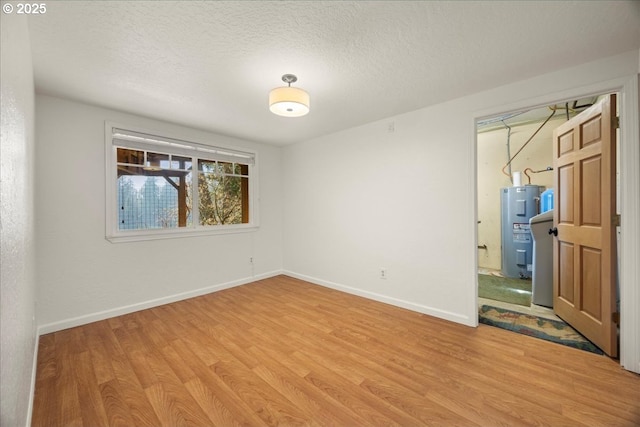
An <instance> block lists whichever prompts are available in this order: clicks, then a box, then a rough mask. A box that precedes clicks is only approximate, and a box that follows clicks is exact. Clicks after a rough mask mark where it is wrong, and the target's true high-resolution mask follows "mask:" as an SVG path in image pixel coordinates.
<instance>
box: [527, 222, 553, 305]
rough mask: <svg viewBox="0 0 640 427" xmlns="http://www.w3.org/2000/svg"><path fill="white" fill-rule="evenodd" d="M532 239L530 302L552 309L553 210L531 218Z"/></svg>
mask: <svg viewBox="0 0 640 427" xmlns="http://www.w3.org/2000/svg"><path fill="white" fill-rule="evenodd" d="M529 226H530V228H531V235H532V237H533V276H532V277H533V280H532V295H531V302H532V303H533V304H536V305H543V306H545V307H553V236H552V235H550V234H549V229H550V228H553V209H551V210H549V211H546V212H544V213H541V214H539V215H536V216H534V217H531V219H530V220H529Z"/></svg>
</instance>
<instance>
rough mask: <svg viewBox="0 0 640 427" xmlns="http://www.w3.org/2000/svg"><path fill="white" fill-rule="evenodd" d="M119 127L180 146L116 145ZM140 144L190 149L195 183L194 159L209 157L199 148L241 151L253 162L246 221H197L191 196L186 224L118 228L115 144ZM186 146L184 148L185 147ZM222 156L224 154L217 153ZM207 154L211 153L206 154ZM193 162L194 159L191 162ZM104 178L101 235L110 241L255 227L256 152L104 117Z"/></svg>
mask: <svg viewBox="0 0 640 427" xmlns="http://www.w3.org/2000/svg"><path fill="white" fill-rule="evenodd" d="M115 129H120V130H123V131H126V132H131V133H132V134H140V135H147V136H153V137H156V138H158V139H159V140H161V141H163V142H164V141H168V142H170V143H171V142H175V143H176V144H177V145H179V146H180V148H179V149H174V150H173V151H172V150H171V147H170V144H167V145H163V144H161V143H157V144H154V143H153V142H147V141H145V142H144V143H131V144H130V145H126V144H118V145H116V144H115V143H114V142H113V140H114V139H116V137H115V136H114V130H115ZM140 145H145V146H148V149H154V150H156V151H157V152H160V153H167V154H172V155H178V156H185V152H186V151H190V152H191V156H190V157H191V160H192V172H191V173H192V175H193V177H194V182H195V183H197V181H198V179H199V173H200V171H199V170H198V169H199V168H198V163H197V162H198V161H199V160H211V158H208V157H207V156H206V154H205V155H204V156H202V157H199V156H198V152H199V150H200V151H201V152H204V153H206V152H209V153H212V152H216V151H220V152H229V153H238V154H241V155H245V156H247V157H250V158H252V159H253V162H249V164H248V169H249V174H248V203H249V212H248V214H249V222H248V223H243V224H223V225H219V224H218V225H201V224H200V221H199V206H198V204H199V197H193V200H192V203H193V205H194V206H192V208H191V209H192V213H193V214H194V215H193V218H192V225H191V226H188V227H175V228H161V229H147V230H121V229H120V228H119V226H118V189H117V180H118V173H117V163H118V158H117V147H124V148H129V149H138V148H136V147H140ZM185 147H187V148H185ZM221 156H224V154H221ZM210 157H211V156H210ZM219 161H225V160H219ZM194 162H195V163H194ZM105 172H106V173H105V180H106V192H105V196H106V200H105V202H106V206H105V208H106V217H105V223H106V229H105V238H106V239H107V240H108V241H110V242H112V243H118V242H133V241H144V240H159V239H171V238H184V237H195V236H210V235H221V234H235V233H246V232H252V231H256V230H257V229H258V228H259V216H258V153H256V152H255V151H252V150H247V149H244V148H242V149H238V148H232V147H226V146H222V145H211V144H206V143H203V142H201V141H199V140H197V139H196V140H194V138H184V137H181V136H176V135H171V134H170V133H169V132H164V131H162V132H160V131H157V130H149V129H143V128H140V127H138V126H131V125H126V124H120V123H115V122H110V121H105ZM193 191H195V192H197V185H195V186H194V189H193Z"/></svg>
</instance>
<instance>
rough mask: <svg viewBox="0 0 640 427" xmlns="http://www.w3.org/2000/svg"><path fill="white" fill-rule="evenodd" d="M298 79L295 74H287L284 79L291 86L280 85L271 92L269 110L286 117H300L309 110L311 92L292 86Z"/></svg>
mask: <svg viewBox="0 0 640 427" xmlns="http://www.w3.org/2000/svg"><path fill="white" fill-rule="evenodd" d="M297 80H298V78H297V77H296V76H294V75H293V74H285V75H284V76H282V81H283V82H285V83H287V84H288V85H289V86H284V87H278V88H275V89H273V90H272V91H271V92H269V110H271V112H272V113H274V114H277V115H279V116H284V117H300V116H304V115H305V114H307V113H308V112H309V94H308V93H307V92H305V91H304V90H302V89H298V88H296V87H291V83H295V82H296V81H297Z"/></svg>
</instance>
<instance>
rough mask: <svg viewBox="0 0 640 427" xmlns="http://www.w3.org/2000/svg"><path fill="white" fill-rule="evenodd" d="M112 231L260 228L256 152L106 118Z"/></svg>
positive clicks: (135, 235)
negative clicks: (130, 127)
mask: <svg viewBox="0 0 640 427" xmlns="http://www.w3.org/2000/svg"><path fill="white" fill-rule="evenodd" d="M106 135H107V138H106V139H107V141H106V145H107V146H106V153H107V156H106V157H107V238H108V239H109V240H111V241H121V240H125V241H126V240H144V239H157V238H166V237H179V236H185V235H195V234H212V233H222V232H224V233H228V232H239V231H247V230H251V229H255V227H256V226H257V221H256V218H255V217H256V212H257V209H256V206H254V202H253V200H254V197H252V194H253V192H254V185H253V184H254V182H253V181H254V177H253V175H254V174H255V154H254V153H250V152H244V151H237V150H231V149H226V148H220V147H213V146H208V145H203V144H199V143H194V142H188V141H183V140H179V139H173V138H167V137H162V136H158V135H154V134H150V133H144V132H139V131H134V130H128V129H124V128H123V127H118V126H114V125H112V124H109V123H107V125H106Z"/></svg>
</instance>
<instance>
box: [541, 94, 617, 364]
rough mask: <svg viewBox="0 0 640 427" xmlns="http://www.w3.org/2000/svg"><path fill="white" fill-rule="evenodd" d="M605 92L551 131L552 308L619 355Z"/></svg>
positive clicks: (611, 152) (612, 103) (611, 105)
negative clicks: (614, 318)
mask: <svg viewBox="0 0 640 427" xmlns="http://www.w3.org/2000/svg"><path fill="white" fill-rule="evenodd" d="M615 108H616V98H615V95H610V96H609V97H607V98H606V99H604V100H603V101H602V102H600V103H598V104H596V105H594V106H592V107H590V108H589V109H587V110H586V111H584V112H583V113H581V114H579V115H577V116H576V117H574V118H572V119H571V120H569V121H567V122H566V123H564V124H562V125H561V126H560V127H558V128H557V129H556V130H555V131H554V150H553V152H554V170H555V171H556V172H555V181H556V182H555V184H556V185H555V186H556V193H555V197H556V210H555V212H554V222H555V224H556V227H557V230H558V235H557V236H556V238H555V239H554V249H553V250H554V273H553V275H554V277H553V292H554V302H553V304H554V311H555V312H556V314H557V315H558V316H560V317H561V318H563V319H564V320H565V321H566V322H567V323H569V324H570V325H572V326H573V327H574V328H575V329H576V330H578V331H579V332H580V333H582V334H583V335H584V336H586V337H587V338H589V339H590V340H591V341H593V343H595V344H596V345H597V346H599V347H600V348H601V349H602V350H603V351H604V352H605V353H607V354H608V355H610V356H614V357H615V356H617V352H618V344H617V326H616V324H615V323H614V322H613V321H612V314H613V313H614V311H615V304H616V298H615V297H616V293H615V292H616V287H615V283H616V268H615V265H616V245H615V227H614V226H613V222H612V217H613V215H614V214H615V211H616V210H615V182H616V180H615V158H616V156H615V127H614V126H613V119H614V118H615V117H616V110H615Z"/></svg>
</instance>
